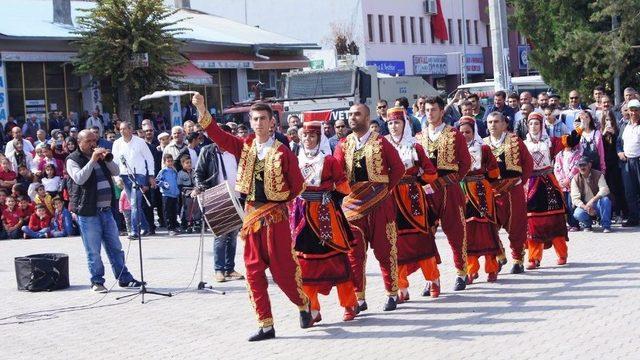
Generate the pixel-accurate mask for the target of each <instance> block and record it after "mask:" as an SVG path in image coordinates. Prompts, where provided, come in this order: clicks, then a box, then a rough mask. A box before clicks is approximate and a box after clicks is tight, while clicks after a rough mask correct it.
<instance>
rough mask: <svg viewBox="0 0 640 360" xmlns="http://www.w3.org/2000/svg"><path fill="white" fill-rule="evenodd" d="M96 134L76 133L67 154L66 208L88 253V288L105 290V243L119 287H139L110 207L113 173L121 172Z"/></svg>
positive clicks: (112, 193)
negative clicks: (74, 143)
mask: <svg viewBox="0 0 640 360" xmlns="http://www.w3.org/2000/svg"><path fill="white" fill-rule="evenodd" d="M97 140H98V137H97V136H96V135H95V134H94V133H93V132H91V131H90V130H82V131H81V132H80V134H78V149H77V150H76V151H74V152H73V153H71V154H70V155H69V156H68V157H67V171H68V173H69V177H70V179H71V181H70V183H69V208H70V210H71V211H72V212H74V213H76V214H77V215H78V226H79V228H80V236H81V237H82V243H83V245H84V248H85V251H86V253H87V260H88V263H89V272H90V273H91V290H92V291H94V292H98V293H105V292H107V288H105V286H104V281H105V280H104V265H103V263H102V258H101V256H100V247H101V245H102V244H103V243H104V246H105V251H106V253H107V256H108V257H109V262H110V263H111V268H112V270H113V274H114V276H115V277H116V278H117V279H118V284H119V285H120V287H140V286H142V282H140V281H138V280H135V279H134V278H133V276H132V275H131V273H129V270H127V266H126V265H125V263H124V261H125V260H124V252H123V251H122V244H121V243H120V239H119V238H118V226H117V225H116V221H115V219H114V218H113V214H112V212H111V207H113V206H116V205H115V197H114V189H113V180H112V179H111V177H112V176H117V175H118V174H119V173H120V171H119V169H118V165H117V164H116V163H114V162H113V156H108V155H109V151H108V150H107V149H104V148H97V147H96V144H97Z"/></svg>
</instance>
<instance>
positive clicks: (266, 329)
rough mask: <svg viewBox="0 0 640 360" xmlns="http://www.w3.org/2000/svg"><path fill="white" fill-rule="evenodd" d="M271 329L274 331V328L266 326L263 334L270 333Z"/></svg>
mask: <svg viewBox="0 0 640 360" xmlns="http://www.w3.org/2000/svg"><path fill="white" fill-rule="evenodd" d="M271 329H273V326H265V327H263V328H262V332H269V331H271Z"/></svg>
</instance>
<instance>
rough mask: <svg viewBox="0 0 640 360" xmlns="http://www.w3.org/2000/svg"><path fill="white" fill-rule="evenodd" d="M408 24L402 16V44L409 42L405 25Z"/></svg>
mask: <svg viewBox="0 0 640 360" xmlns="http://www.w3.org/2000/svg"><path fill="white" fill-rule="evenodd" d="M405 23H406V19H405V17H404V16H400V38H402V42H403V43H406V42H407V34H406V30H405V25H406V24H405Z"/></svg>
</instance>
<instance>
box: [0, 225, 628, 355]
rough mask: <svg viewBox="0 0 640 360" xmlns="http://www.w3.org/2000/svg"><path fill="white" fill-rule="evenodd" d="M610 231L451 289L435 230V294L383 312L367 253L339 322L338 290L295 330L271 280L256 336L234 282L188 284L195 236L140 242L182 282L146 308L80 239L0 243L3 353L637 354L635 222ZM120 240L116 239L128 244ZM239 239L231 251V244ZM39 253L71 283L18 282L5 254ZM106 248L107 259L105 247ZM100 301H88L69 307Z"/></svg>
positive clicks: (150, 263) (151, 268) (167, 284)
mask: <svg viewBox="0 0 640 360" xmlns="http://www.w3.org/2000/svg"><path fill="white" fill-rule="evenodd" d="M615 230H616V232H614V233H611V234H602V233H572V234H571V241H570V242H569V264H568V265H567V266H564V267H560V266H556V265H555V254H554V253H553V250H547V251H546V252H545V258H544V259H543V262H542V268H540V269H539V270H536V271H528V272H526V273H525V274H524V275H510V274H506V273H505V272H508V268H509V267H510V264H509V265H508V267H507V269H503V273H502V274H501V276H500V278H499V281H498V283H494V284H489V283H486V282H485V279H486V275H485V274H481V276H480V279H478V280H479V282H478V283H477V284H474V285H473V286H471V287H470V288H468V290H466V291H463V292H456V293H453V292H452V291H451V288H452V287H453V280H454V272H453V266H452V261H451V252H450V249H449V247H448V245H447V242H446V239H445V238H444V236H443V234H442V233H438V237H437V241H438V246H439V249H440V252H441V255H442V258H443V263H442V265H441V267H440V269H441V272H442V283H443V284H442V286H443V294H442V295H441V297H440V298H438V299H430V298H423V297H421V296H420V291H421V289H422V286H423V284H424V283H423V281H422V280H421V279H420V277H421V275H420V274H413V275H412V276H411V277H410V280H411V281H412V285H411V289H410V291H411V300H410V302H408V303H406V304H402V305H400V306H399V309H398V310H397V311H395V312H391V313H383V312H382V310H381V308H382V305H383V301H384V292H383V284H382V278H381V276H380V270H379V268H378V266H377V264H376V263H375V262H374V257H373V256H372V254H370V256H369V263H368V269H367V272H368V274H367V279H368V291H367V297H368V303H369V310H368V311H366V312H364V313H363V314H361V316H359V317H358V318H356V320H354V321H352V322H349V323H343V322H342V321H341V317H342V311H341V309H339V308H338V307H337V304H336V300H337V296H336V295H335V292H334V293H332V294H331V295H330V296H329V297H321V302H322V305H323V310H322V317H323V321H322V322H321V323H319V324H318V325H317V326H314V327H313V328H311V329H307V330H302V329H300V328H299V327H298V312H297V308H296V307H295V306H293V305H292V304H291V303H289V302H288V301H287V300H286V298H285V296H284V295H283V294H282V293H281V292H280V291H279V290H278V289H277V287H276V286H275V285H273V284H272V285H271V286H270V295H271V300H272V306H273V313H274V318H275V326H276V332H277V338H276V339H275V340H269V341H265V342H259V343H249V342H247V341H246V338H247V336H248V335H249V334H250V333H252V332H253V331H255V330H256V323H255V318H254V315H253V311H252V309H251V306H250V304H249V297H248V296H247V293H246V289H245V285H244V282H242V281H234V282H227V283H223V284H221V285H218V284H216V285H215V287H216V289H219V290H224V291H226V295H217V294H213V293H210V292H199V291H197V290H195V287H196V285H197V283H198V280H199V272H197V273H194V270H195V266H196V263H197V255H198V237H197V236H185V235H183V236H179V237H172V238H170V237H166V236H160V237H149V238H145V239H144V240H143V245H144V255H145V274H146V280H147V281H148V283H149V288H150V289H152V290H159V291H171V292H177V293H178V294H177V295H176V296H174V297H171V298H159V297H157V296H151V295H148V296H147V297H146V299H147V300H150V301H148V303H146V304H144V305H142V304H140V298H135V299H134V300H132V301H129V302H125V301H116V300H115V298H116V297H117V296H120V295H123V294H126V293H127V291H128V290H127V291H125V290H121V289H120V288H118V287H117V286H116V287H115V288H114V290H113V291H112V292H111V293H109V294H107V295H106V296H103V295H100V294H94V293H91V292H90V291H89V286H88V271H87V268H86V261H85V256H84V251H83V248H82V243H81V241H80V239H79V238H77V237H76V238H65V239H47V240H13V241H2V242H0V254H2V255H1V257H0V297H1V298H2V307H1V308H0V318H2V320H1V321H0V348H1V349H2V350H1V353H2V356H1V357H2V358H3V359H89V358H91V359H187V358H188V359H192V358H193V359H199V358H202V359H204V358H206V359H257V358H264V359H272V358H281V359H282V358H285V359H300V358H308V359H320V358H325V359H333V358H341V359H350V360H351V359H368V360H370V359H427V358H430V359H434V358H442V359H470V358H474V359H488V358H494V359H600V358H603V359H634V358H635V359H637V358H638V353H639V351H640V345H639V344H640V341H638V339H639V335H640V331H639V330H638V324H640V247H639V246H638V241H639V236H638V234H639V233H638V232H632V231H625V230H623V229H621V228H615ZM503 235H504V234H503ZM502 237H503V239H504V238H506V237H505V236H502ZM211 242H212V240H211V237H210V236H208V237H207V239H206V240H205V249H206V251H205V267H206V270H207V271H205V280H206V281H210V280H211V279H212V271H211V269H212V261H213V260H212V253H211ZM128 245H129V241H128V240H124V246H125V249H126V248H127V246H128ZM137 245H138V244H137V243H136V242H132V243H131V246H130V251H129V255H128V264H129V268H130V269H131V271H132V273H134V275H135V276H139V267H138V261H137V257H138V247H137ZM239 245H240V244H239ZM238 249H239V252H241V251H240V249H241V246H239V247H238ZM42 252H62V253H66V254H69V259H70V273H71V274H70V280H71V288H69V289H67V290H64V291H57V292H51V293H26V292H18V291H17V290H16V280H15V273H14V262H13V258H14V257H15V256H23V255H28V254H35V253H42ZM103 258H104V259H105V261H106V256H104V255H103ZM237 261H238V263H239V264H238V266H237V269H238V270H239V271H242V272H244V271H243V270H244V269H243V266H242V262H241V261H242V260H241V256H240V255H238V256H237ZM194 274H195V276H194ZM192 278H193V281H192ZM111 284H113V276H112V275H111V274H110V273H108V276H107V284H106V285H111ZM188 285H190V287H189V288H187V287H188ZM185 289H186V290H185ZM103 297H104V299H103ZM101 299H102V300H101ZM98 300H101V301H99V302H98V303H97V304H94V306H92V307H89V308H87V307H80V308H77V307H76V306H80V305H88V304H91V303H95V302H97V301H98ZM56 309H58V311H55V310H56ZM41 310H42V311H43V312H40V313H34V314H29V315H23V316H18V317H14V315H17V314H22V313H28V312H34V311H41ZM45 310H46V311H45Z"/></svg>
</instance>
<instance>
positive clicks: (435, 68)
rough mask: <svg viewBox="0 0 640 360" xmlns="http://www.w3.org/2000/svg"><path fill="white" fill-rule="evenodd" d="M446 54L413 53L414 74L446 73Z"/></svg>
mask: <svg viewBox="0 0 640 360" xmlns="http://www.w3.org/2000/svg"><path fill="white" fill-rule="evenodd" d="M447 70H448V69H447V56H446V55H413V74H414V75H447Z"/></svg>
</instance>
